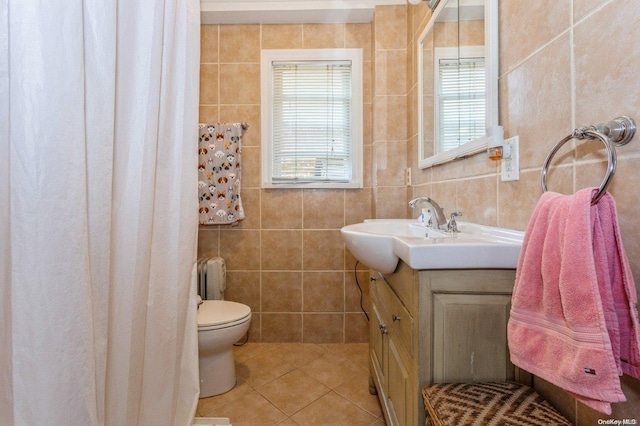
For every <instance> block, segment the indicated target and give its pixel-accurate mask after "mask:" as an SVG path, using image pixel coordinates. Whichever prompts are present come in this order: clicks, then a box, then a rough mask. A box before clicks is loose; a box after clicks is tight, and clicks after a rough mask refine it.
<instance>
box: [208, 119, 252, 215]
mask: <svg viewBox="0 0 640 426" xmlns="http://www.w3.org/2000/svg"><path fill="white" fill-rule="evenodd" d="M244 126H245V125H244V124H241V123H217V124H209V123H206V124H200V125H199V127H200V132H199V134H200V139H199V141H200V142H199V146H198V154H199V155H198V188H199V196H200V219H199V222H200V224H201V225H221V224H237V222H238V221H240V220H242V219H244V218H245V216H244V210H243V209H242V200H241V198H240V145H241V142H242V132H243V130H244Z"/></svg>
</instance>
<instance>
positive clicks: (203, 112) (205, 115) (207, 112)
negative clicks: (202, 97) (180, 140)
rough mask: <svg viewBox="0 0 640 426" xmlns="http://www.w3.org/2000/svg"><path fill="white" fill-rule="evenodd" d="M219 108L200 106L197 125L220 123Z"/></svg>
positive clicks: (216, 106)
mask: <svg viewBox="0 0 640 426" xmlns="http://www.w3.org/2000/svg"><path fill="white" fill-rule="evenodd" d="M219 117H220V108H219V107H218V105H200V110H199V117H198V122H199V123H218V122H219V121H220V119H219Z"/></svg>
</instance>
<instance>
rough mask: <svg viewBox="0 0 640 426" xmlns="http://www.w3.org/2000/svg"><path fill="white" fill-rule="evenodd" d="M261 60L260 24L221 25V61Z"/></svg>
mask: <svg viewBox="0 0 640 426" xmlns="http://www.w3.org/2000/svg"><path fill="white" fill-rule="evenodd" d="M237 62H260V26H259V25H220V63H237Z"/></svg>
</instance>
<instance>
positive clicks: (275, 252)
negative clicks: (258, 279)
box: [261, 230, 302, 271]
mask: <svg viewBox="0 0 640 426" xmlns="http://www.w3.org/2000/svg"><path fill="white" fill-rule="evenodd" d="M261 236H262V238H261V255H262V262H261V269H262V270H269V271H277V270H282V271H299V270H300V269H302V231H290V230H279V231H270V230H263V231H262V232H261Z"/></svg>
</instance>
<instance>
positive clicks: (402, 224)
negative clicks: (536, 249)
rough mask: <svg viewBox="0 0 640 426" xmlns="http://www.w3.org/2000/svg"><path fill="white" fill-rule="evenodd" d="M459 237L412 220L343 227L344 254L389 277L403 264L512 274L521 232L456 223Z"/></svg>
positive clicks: (522, 235)
mask: <svg viewBox="0 0 640 426" xmlns="http://www.w3.org/2000/svg"><path fill="white" fill-rule="evenodd" d="M458 230H459V231H460V232H458V233H452V232H444V231H436V230H432V229H430V228H426V227H424V226H422V225H421V224H419V223H418V222H417V221H416V220H415V219H371V220H365V221H364V222H362V223H356V224H353V225H348V226H345V227H343V228H342V229H341V233H342V237H343V238H344V241H345V243H346V245H347V248H348V249H349V251H350V252H351V253H352V254H353V255H354V256H355V257H356V259H358V260H359V261H360V262H362V263H364V264H365V265H367V266H368V267H369V268H371V269H374V270H376V271H379V272H382V273H386V274H388V273H391V272H393V271H394V270H395V269H396V266H397V265H398V260H399V259H402V260H403V261H404V262H405V263H407V264H408V265H409V266H410V267H411V268H413V269H478V268H497V269H501V268H504V269H515V268H516V266H517V265H518V257H519V256H520V249H521V248H522V240H523V237H524V232H520V231H514V230H511V229H505V228H496V227H491V226H483V225H476V224H473V223H467V222H458Z"/></svg>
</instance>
